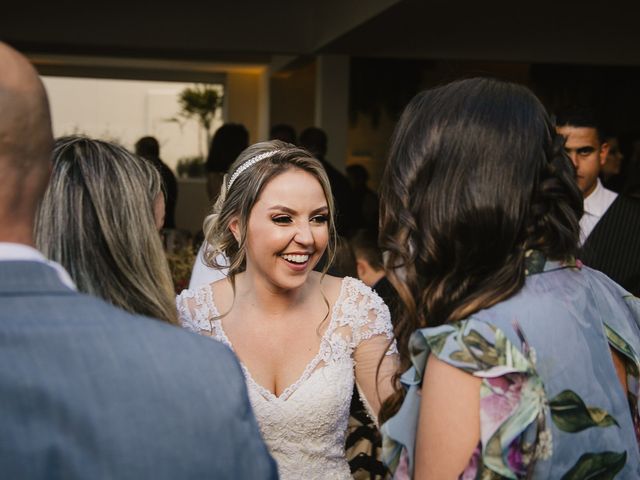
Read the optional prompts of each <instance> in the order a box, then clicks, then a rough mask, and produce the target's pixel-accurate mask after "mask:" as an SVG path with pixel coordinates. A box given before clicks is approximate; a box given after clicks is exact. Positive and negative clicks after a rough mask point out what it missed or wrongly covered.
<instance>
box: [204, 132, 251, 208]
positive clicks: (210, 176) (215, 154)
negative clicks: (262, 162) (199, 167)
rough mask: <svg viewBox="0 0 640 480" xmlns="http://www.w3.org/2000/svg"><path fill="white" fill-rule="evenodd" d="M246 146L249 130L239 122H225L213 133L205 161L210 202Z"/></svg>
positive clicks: (214, 198) (218, 191)
mask: <svg viewBox="0 0 640 480" xmlns="http://www.w3.org/2000/svg"><path fill="white" fill-rule="evenodd" d="M248 146H249V131H248V130H247V129H246V127H245V126H244V125H242V124H240V123H225V124H224V125H222V126H221V127H220V128H218V129H217V130H216V132H215V133H214V134H213V137H212V138H211V145H210V147H209V155H208V156H207V161H206V163H205V171H206V174H207V196H208V197H209V202H211V204H213V202H215V201H216V198H218V194H219V193H220V187H221V186H222V182H223V179H224V175H225V174H226V173H227V170H229V167H230V166H231V164H232V163H233V162H234V161H235V159H236V158H238V155H239V154H240V152H241V151H243V150H244V149H245V148H247V147H248Z"/></svg>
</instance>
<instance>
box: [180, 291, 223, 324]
mask: <svg viewBox="0 0 640 480" xmlns="http://www.w3.org/2000/svg"><path fill="white" fill-rule="evenodd" d="M176 307H177V309H178V321H179V322H180V325H181V326H182V327H183V328H186V329H187V330H190V331H192V332H195V333H201V332H211V331H212V330H211V323H210V320H211V319H212V318H214V317H217V316H218V315H219V314H218V310H217V309H216V306H215V304H214V303H213V294H212V292H211V287H210V286H209V285H203V286H201V287H199V288H196V289H193V290H183V291H182V293H180V295H178V296H177V297H176Z"/></svg>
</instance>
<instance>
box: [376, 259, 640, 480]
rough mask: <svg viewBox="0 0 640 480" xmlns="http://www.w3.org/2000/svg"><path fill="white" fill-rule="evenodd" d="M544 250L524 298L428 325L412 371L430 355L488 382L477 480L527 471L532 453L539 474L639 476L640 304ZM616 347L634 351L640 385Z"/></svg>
mask: <svg viewBox="0 0 640 480" xmlns="http://www.w3.org/2000/svg"><path fill="white" fill-rule="evenodd" d="M536 255H537V254H536ZM537 257H538V258H537V259H536V261H534V262H531V263H530V271H529V275H528V276H527V280H526V282H525V285H524V287H523V288H522V290H520V291H519V292H518V293H517V294H516V295H514V296H513V297H511V298H509V299H507V300H505V301H503V302H500V303H498V304H496V305H494V306H492V307H490V308H488V309H486V310H481V311H479V312H476V313H474V314H473V315H471V317H469V318H468V319H464V320H460V321H458V322H454V323H452V324H446V325H442V326H440V327H434V328H425V329H422V330H419V331H417V332H416V333H415V334H414V337H413V341H412V358H413V361H414V366H415V368H416V369H417V370H411V371H410V372H409V373H408V374H406V375H405V378H406V379H409V378H411V377H412V375H413V374H415V372H416V371H418V372H423V371H424V366H425V359H426V355H424V353H425V351H426V352H429V353H432V354H434V355H436V357H437V358H438V359H439V360H441V361H443V362H445V363H447V364H449V365H451V366H454V367H456V368H458V369H462V370H463V371H465V372H467V373H471V374H473V375H474V376H476V377H480V378H482V386H481V400H480V439H481V443H480V445H479V446H478V449H477V450H476V452H475V453H474V457H473V458H472V459H471V462H470V463H469V465H468V466H467V469H466V470H465V474H466V475H470V476H469V478H476V477H475V474H476V472H477V470H478V469H481V470H482V469H486V470H493V471H494V472H497V473H501V474H502V475H503V476H505V477H508V478H509V477H510V478H515V477H516V476H518V477H519V476H522V475H525V474H526V472H527V465H528V464H529V462H530V461H531V459H533V461H534V467H533V474H534V478H541V479H542V478H565V475H569V476H568V477H566V478H588V477H589V475H590V474H594V473H595V472H601V473H608V474H609V475H615V474H616V473H617V472H619V475H621V476H620V477H619V478H638V475H640V470H639V467H640V456H639V451H638V448H637V445H638V444H637V432H638V431H640V430H639V429H638V427H640V425H639V424H638V412H637V394H638V393H637V387H638V366H639V365H640V357H639V356H638V354H637V352H640V340H639V339H640V330H639V327H638V326H639V325H640V300H638V299H637V298H635V297H633V296H632V295H630V294H629V293H627V292H626V291H624V290H623V289H622V288H620V287H619V286H618V285H617V284H615V283H614V282H613V281H611V280H610V279H609V278H607V277H606V276H605V275H604V274H602V273H600V272H597V271H595V270H591V269H589V268H587V267H582V266H580V264H579V263H578V264H577V265H576V264H573V265H571V264H560V263H559V262H551V261H547V262H545V261H544V258H543V257H542V256H540V255H537ZM610 349H613V350H616V351H617V352H619V353H620V354H622V356H623V358H624V362H625V366H626V372H627V382H628V385H629V392H624V391H623V388H622V387H621V385H620V382H619V380H618V376H617V375H616V369H615V366H614V363H613V361H612V357H611V353H610ZM420 359H421V360H420ZM409 395H412V393H411V392H410V393H409ZM629 405H632V410H630V407H629ZM415 414H417V412H413V414H409V415H407V414H406V412H405V413H404V414H403V413H402V412H401V413H399V414H398V415H397V416H396V417H394V418H393V419H392V420H390V422H389V423H388V424H387V425H385V427H384V428H385V430H386V431H387V432H389V433H390V435H391V436H392V437H393V433H392V432H394V431H395V430H397V429H402V426H403V425H407V424H415V423H416V422H417V419H416V418H415ZM629 446H632V448H629ZM407 448H408V451H409V452H411V451H412V446H409V445H407ZM398 453H400V450H396V455H397V454H398ZM480 476H482V475H480ZM465 478H466V477H465ZM607 478H610V477H607ZM611 478H612V477H611Z"/></svg>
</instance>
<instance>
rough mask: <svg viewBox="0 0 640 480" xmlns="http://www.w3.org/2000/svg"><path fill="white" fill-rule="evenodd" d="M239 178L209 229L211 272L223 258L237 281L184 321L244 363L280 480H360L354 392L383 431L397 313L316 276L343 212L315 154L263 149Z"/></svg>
mask: <svg viewBox="0 0 640 480" xmlns="http://www.w3.org/2000/svg"><path fill="white" fill-rule="evenodd" d="M229 172H230V176H229V177H228V180H227V181H226V182H225V183H224V186H223V189H222V191H221V194H220V196H219V197H218V200H217V202H216V204H215V206H214V215H211V216H210V217H209V218H208V219H207V220H206V221H205V237H206V241H207V242H208V243H209V245H211V247H212V248H211V249H208V252H207V256H208V258H207V261H208V262H209V263H210V264H211V266H213V267H220V266H219V265H217V264H216V256H217V255H219V254H220V253H222V254H224V255H225V256H226V257H227V258H228V259H229V276H228V277H227V278H225V279H222V280H218V281H217V282H214V283H211V284H208V285H204V286H202V287H200V288H197V289H193V290H185V291H184V292H182V293H181V294H180V295H179V296H178V299H177V302H178V311H179V315H180V321H181V323H182V325H183V326H184V327H186V328H188V329H190V330H192V331H195V332H198V333H201V334H203V335H208V336H210V337H211V338H214V339H216V340H219V341H221V342H223V343H225V344H227V345H228V346H229V347H230V348H231V349H232V350H233V351H234V352H235V353H236V355H237V356H238V358H239V359H240V362H241V365H242V369H243V371H244V374H245V378H246V383H247V386H248V390H249V397H250V399H251V404H252V406H253V409H254V412H255V415H256V418H257V420H258V424H259V426H260V429H261V432H262V435H263V436H264V439H265V441H266V443H267V445H268V446H269V449H270V451H271V454H272V455H273V456H274V458H275V459H276V461H277V462H278V469H279V473H280V477H281V478H283V479H285V480H286V479H293V478H307V479H314V478H318V479H319V478H322V479H350V478H351V477H350V472H349V466H348V464H347V461H346V459H345V454H344V451H345V431H346V427H347V421H348V417H349V404H350V401H351V394H352V392H353V385H354V381H355V383H356V385H357V387H358V390H359V391H360V394H361V397H362V398H363V401H364V403H365V404H366V406H367V409H368V411H369V414H370V415H371V416H372V418H373V419H374V420H375V419H376V416H377V412H378V409H379V407H380V404H381V401H382V400H384V399H385V398H386V397H387V396H388V395H389V394H391V393H392V392H393V387H392V380H391V377H392V375H393V372H394V369H395V367H396V360H397V354H396V349H395V344H394V343H393V340H392V338H393V334H392V326H391V321H390V318H389V309H388V308H387V306H386V305H385V304H384V303H383V301H382V300H381V299H380V298H379V297H378V296H377V295H376V294H375V293H374V292H373V291H372V290H371V289H370V288H369V287H367V286H365V285H364V284H363V283H362V282H360V281H359V280H356V279H353V278H349V277H347V278H344V279H339V278H336V277H332V276H329V275H325V273H324V272H316V271H313V268H314V266H315V265H316V264H317V263H318V261H319V260H320V258H321V257H322V255H323V254H324V253H325V251H326V252H327V254H328V258H329V259H330V258H331V257H332V255H333V252H334V245H335V229H334V224H333V218H334V216H333V215H334V207H333V201H332V196H331V190H330V187H329V181H328V179H327V176H326V173H325V171H324V169H323V167H322V165H321V164H320V163H319V162H318V161H317V160H316V159H314V158H313V157H311V155H310V154H309V153H308V152H307V151H305V150H303V149H299V148H296V147H294V146H293V145H290V144H287V143H284V142H280V141H270V142H263V143H258V144H255V145H253V146H251V147H249V148H247V149H246V150H245V151H243V152H242V153H241V154H240V156H239V157H238V159H237V160H236V162H235V163H234V164H233V165H232V166H231V169H230V170H229ZM218 258H220V257H218ZM327 263H328V262H327ZM325 271H326V270H325ZM230 394H232V393H231V392H230ZM211 407H212V408H215V405H212V406H211ZM248 461H250V460H248Z"/></svg>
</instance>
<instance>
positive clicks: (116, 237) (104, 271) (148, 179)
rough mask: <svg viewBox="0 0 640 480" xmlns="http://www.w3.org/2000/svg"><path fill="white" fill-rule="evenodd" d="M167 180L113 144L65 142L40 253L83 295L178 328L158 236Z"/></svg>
mask: <svg viewBox="0 0 640 480" xmlns="http://www.w3.org/2000/svg"><path fill="white" fill-rule="evenodd" d="M163 214H164V193H163V191H162V179H161V177H160V174H159V173H158V171H157V170H156V168H155V167H154V166H153V165H152V164H151V163H150V162H148V161H147V160H145V159H143V158H141V157H138V156H136V155H133V154H132V153H130V152H128V151H127V150H126V149H125V148H123V147H121V146H119V145H116V144H114V143H110V142H105V141H101V140H93V139H90V138H86V137H82V136H69V137H63V138H60V139H58V140H57V141H56V144H55V148H54V152H53V166H52V172H51V181H50V182H49V187H48V189H47V191H46V193H45V196H44V199H43V201H42V204H41V205H40V208H39V211H38V216H37V219H36V227H35V230H36V232H35V233H36V245H37V247H38V249H39V250H40V251H41V252H42V253H43V254H44V255H45V256H46V257H48V258H49V259H51V260H54V261H56V262H58V263H60V264H61V265H62V266H63V267H64V268H65V269H66V270H67V271H68V272H69V274H70V275H71V278H72V279H73V281H74V282H75V283H76V286H77V287H78V290H80V291H81V292H85V293H89V294H91V295H96V296H98V297H101V298H103V299H105V300H106V301H108V302H110V303H112V304H114V305H116V306H118V307H121V308H123V309H125V310H127V311H129V312H133V313H137V314H141V315H147V316H149V317H153V318H157V319H160V320H163V321H165V322H168V323H172V324H175V323H177V319H176V311H175V304H174V302H173V298H174V296H173V295H174V294H173V284H172V281H171V274H170V272H169V267H168V264H167V261H166V257H165V255H164V251H163V249H162V242H161V239H160V235H159V233H158V229H159V228H160V226H162V223H163V220H164V219H163V216H164V215H163Z"/></svg>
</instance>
